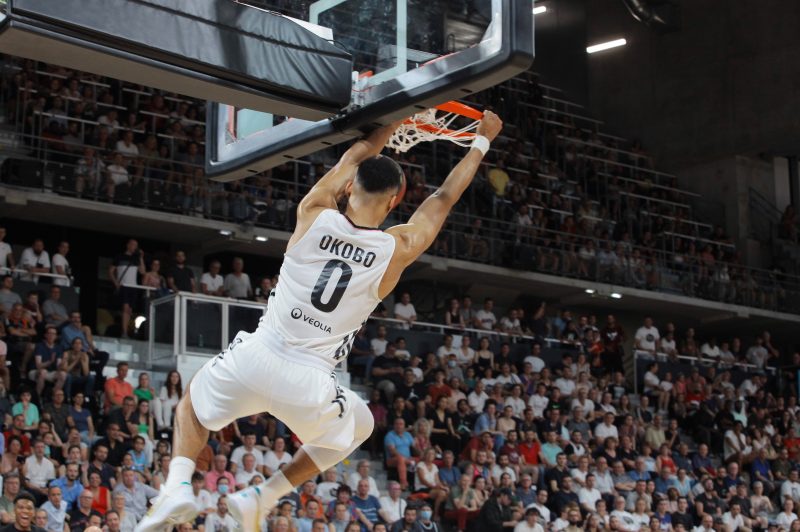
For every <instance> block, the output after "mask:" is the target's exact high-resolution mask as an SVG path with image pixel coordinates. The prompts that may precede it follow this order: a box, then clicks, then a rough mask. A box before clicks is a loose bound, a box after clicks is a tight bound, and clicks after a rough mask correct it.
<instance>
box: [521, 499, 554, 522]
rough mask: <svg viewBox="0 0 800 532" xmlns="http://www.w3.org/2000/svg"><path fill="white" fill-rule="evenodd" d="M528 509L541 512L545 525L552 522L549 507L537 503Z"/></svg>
mask: <svg viewBox="0 0 800 532" xmlns="http://www.w3.org/2000/svg"><path fill="white" fill-rule="evenodd" d="M528 508H536V509H537V510H539V515H540V516H541V517H542V521H544V522H545V523H549V522H550V508H548V507H547V506H544V505H542V504H539V503H538V502H535V503H533V504H529V505H528V506H526V507H525V509H526V510H527V509H528Z"/></svg>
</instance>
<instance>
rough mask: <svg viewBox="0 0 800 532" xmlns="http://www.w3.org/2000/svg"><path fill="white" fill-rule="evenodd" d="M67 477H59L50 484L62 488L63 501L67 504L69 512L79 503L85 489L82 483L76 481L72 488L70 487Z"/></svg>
mask: <svg viewBox="0 0 800 532" xmlns="http://www.w3.org/2000/svg"><path fill="white" fill-rule="evenodd" d="M68 483H69V480H68V479H67V477H59V478H57V479H55V480H54V481H52V482H51V483H50V485H51V486H58V487H59V488H61V499H62V500H63V501H64V502H66V503H67V510H68V511H69V510H72V509H73V508H74V507H75V503H76V502H77V501H78V497H80V494H81V492H82V491H83V490H84V487H83V486H82V485H81V483H80V481H78V480H75V481H73V482H72V487H70V486H69V484H68Z"/></svg>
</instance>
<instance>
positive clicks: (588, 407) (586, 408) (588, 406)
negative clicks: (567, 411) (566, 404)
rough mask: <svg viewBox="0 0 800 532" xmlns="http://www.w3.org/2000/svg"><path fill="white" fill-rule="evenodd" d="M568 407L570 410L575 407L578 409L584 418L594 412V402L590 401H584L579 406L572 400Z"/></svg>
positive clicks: (577, 402) (576, 401) (577, 401)
mask: <svg viewBox="0 0 800 532" xmlns="http://www.w3.org/2000/svg"><path fill="white" fill-rule="evenodd" d="M570 406H571V407H572V408H571V410H575V407H576V406H577V407H578V408H580V409H581V412H583V415H584V416H588V415H589V414H591V413H592V412H594V401H592V400H591V399H586V400H584V402H583V404H581V402H580V401H579V400H578V399H573V400H572V404H571V405H570Z"/></svg>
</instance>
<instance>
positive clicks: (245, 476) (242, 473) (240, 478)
mask: <svg viewBox="0 0 800 532" xmlns="http://www.w3.org/2000/svg"><path fill="white" fill-rule="evenodd" d="M256 475H261V473H259V472H258V470H257V469H253V470H252V471H246V470H245V469H244V468H240V469H238V470H237V471H236V476H235V477H234V478H235V480H236V485H237V486H239V485H240V484H244V485H245V486H249V485H250V481H251V480H252V479H253V477H254V476H256ZM261 476H262V477H263V476H264V475H261Z"/></svg>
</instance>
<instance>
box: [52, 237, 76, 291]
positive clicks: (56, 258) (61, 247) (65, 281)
mask: <svg viewBox="0 0 800 532" xmlns="http://www.w3.org/2000/svg"><path fill="white" fill-rule="evenodd" d="M67 253H69V242H67V241H66V240H62V241H61V242H59V244H58V253H56V254H55V255H53V261H52V263H53V273H54V274H57V275H61V276H63V277H55V278H54V279H53V284H54V285H57V286H69V285H70V284H71V282H72V269H71V268H70V267H69V261H68V260H67Z"/></svg>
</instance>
